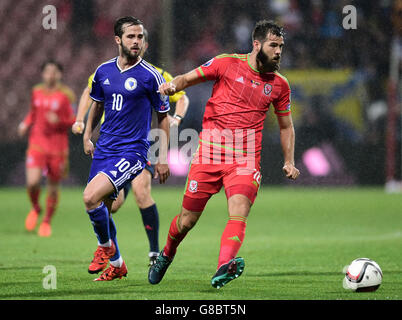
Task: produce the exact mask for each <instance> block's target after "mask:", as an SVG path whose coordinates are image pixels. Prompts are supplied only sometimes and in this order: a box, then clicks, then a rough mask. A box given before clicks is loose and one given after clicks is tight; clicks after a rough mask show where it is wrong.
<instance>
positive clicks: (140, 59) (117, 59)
mask: <svg viewBox="0 0 402 320" xmlns="http://www.w3.org/2000/svg"><path fill="white" fill-rule="evenodd" d="M118 61H119V56H118V57H117V58H116V66H117V69H119V71H120V73H123V72H126V71H128V70H130V69H132V68H134V67H135V66H136V65H137V64H139V63H140V62H141V61H142V58H141V57H139V59H138V61H137V62H136V63H134V64H133V65H132V66H131V67H128V68H127V69H124V70H122V69H121V68H120V66H119V63H118Z"/></svg>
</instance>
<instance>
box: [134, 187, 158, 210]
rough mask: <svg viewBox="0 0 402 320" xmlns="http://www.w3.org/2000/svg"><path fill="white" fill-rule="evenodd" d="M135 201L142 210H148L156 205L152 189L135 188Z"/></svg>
mask: <svg viewBox="0 0 402 320" xmlns="http://www.w3.org/2000/svg"><path fill="white" fill-rule="evenodd" d="M133 192H134V196H135V201H136V203H137V205H138V206H139V207H140V208H147V207H149V206H150V205H152V204H153V203H154V200H153V199H152V197H151V189H150V188H144V189H142V188H133Z"/></svg>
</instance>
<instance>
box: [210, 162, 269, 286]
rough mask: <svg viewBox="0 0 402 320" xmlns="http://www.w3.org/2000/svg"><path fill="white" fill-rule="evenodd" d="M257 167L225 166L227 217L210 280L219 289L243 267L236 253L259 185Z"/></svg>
mask: <svg viewBox="0 0 402 320" xmlns="http://www.w3.org/2000/svg"><path fill="white" fill-rule="evenodd" d="M255 163H256V164H257V165H256V167H257V169H255V168H253V167H248V166H238V165H236V164H235V165H233V166H229V167H228V170H227V175H226V176H225V178H224V186H225V193H226V197H227V199H228V211H229V220H228V222H227V224H226V227H225V230H224V231H223V233H222V236H221V245H220V251H219V259H218V267H217V271H216V273H215V275H214V276H213V277H212V280H211V284H212V286H213V287H215V288H217V289H219V288H220V287H222V286H224V285H225V284H227V283H228V282H229V281H231V280H233V279H236V278H237V277H239V276H240V275H241V274H242V273H243V270H244V266H245V263H244V259H243V258H241V257H236V255H237V253H238V252H239V250H240V247H241V245H242V244H243V241H244V236H245V232H246V224H247V217H248V215H249V212H250V208H251V206H252V205H253V203H254V201H255V198H256V197H257V192H258V189H259V185H260V180H261V174H260V172H259V170H258V169H259V162H255Z"/></svg>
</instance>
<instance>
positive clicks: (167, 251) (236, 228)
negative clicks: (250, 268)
mask: <svg viewBox="0 0 402 320" xmlns="http://www.w3.org/2000/svg"><path fill="white" fill-rule="evenodd" d="M178 219H179V215H177V216H176V217H174V219H173V221H172V223H171V224H170V228H169V234H168V237H167V241H166V245H165V248H164V250H163V254H164V255H165V256H167V257H168V258H169V259H173V257H174V256H175V254H176V249H177V247H178V246H179V244H180V242H181V241H182V240H183V239H184V237H185V236H186V235H187V232H184V233H181V232H180V231H179V227H178V224H179V223H178V222H179V221H178ZM246 225H247V218H245V217H243V216H230V217H229V221H228V222H227V224H226V227H225V230H224V231H223V234H222V237H221V249H220V252H219V260H218V269H219V267H220V266H221V265H222V264H224V263H227V262H228V261H229V260H231V259H233V258H235V257H236V255H237V253H238V252H239V250H240V247H241V245H242V243H243V240H244V236H245V233H246Z"/></svg>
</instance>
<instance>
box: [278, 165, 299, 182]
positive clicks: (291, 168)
mask: <svg viewBox="0 0 402 320" xmlns="http://www.w3.org/2000/svg"><path fill="white" fill-rule="evenodd" d="M282 171H283V173H284V174H285V175H286V177H287V178H289V179H291V180H296V179H297V177H298V176H299V175H300V171H299V169H297V168H296V167H295V165H294V164H293V163H290V162H286V163H285V165H284V166H283V168H282Z"/></svg>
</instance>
